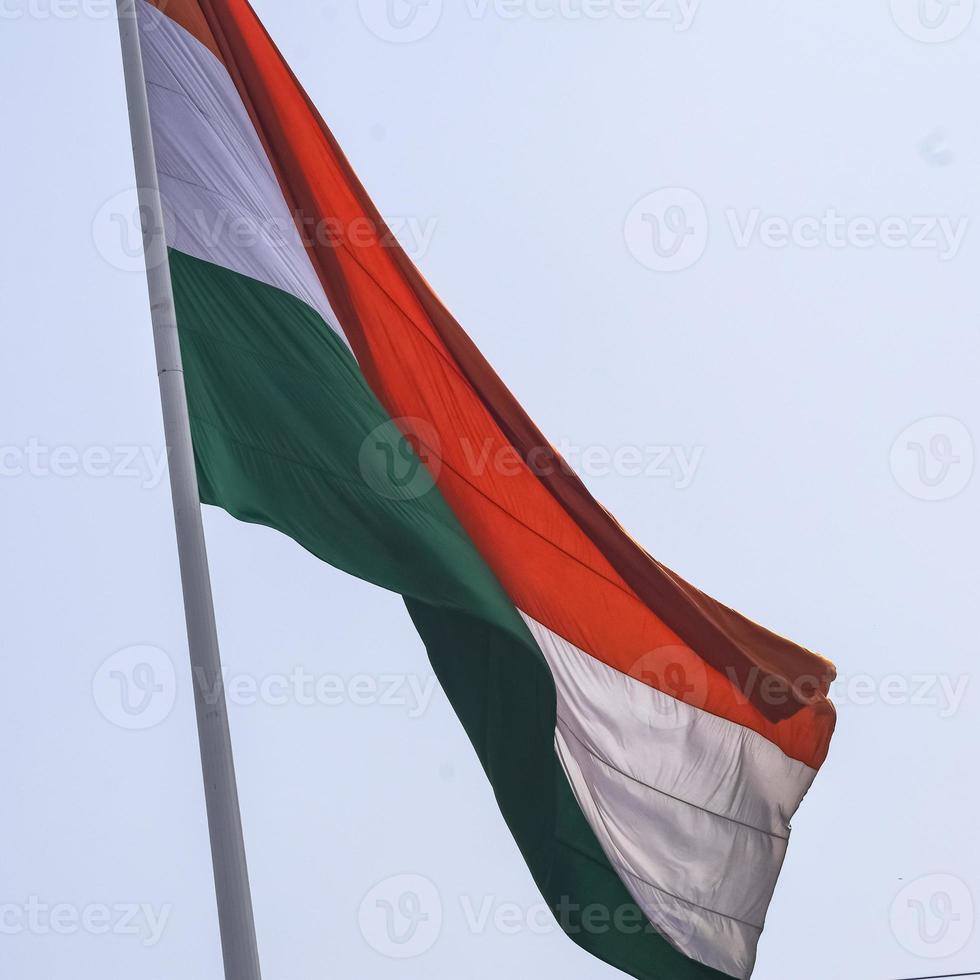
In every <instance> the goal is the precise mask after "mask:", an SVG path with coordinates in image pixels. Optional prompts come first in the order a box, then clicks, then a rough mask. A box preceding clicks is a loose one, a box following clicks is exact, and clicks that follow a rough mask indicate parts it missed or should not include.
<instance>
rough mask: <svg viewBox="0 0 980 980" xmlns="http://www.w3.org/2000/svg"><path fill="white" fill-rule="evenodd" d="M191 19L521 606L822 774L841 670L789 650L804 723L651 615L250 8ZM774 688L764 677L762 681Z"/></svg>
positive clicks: (378, 363) (369, 371) (352, 329)
mask: <svg viewBox="0 0 980 980" xmlns="http://www.w3.org/2000/svg"><path fill="white" fill-rule="evenodd" d="M181 6H182V7H190V6H196V7H197V9H198V11H199V12H200V13H202V14H203V17H204V21H205V24H206V27H207V28H208V30H207V32H206V36H210V37H211V39H212V40H213V41H214V42H215V43H216V44H217V47H218V49H219V50H220V52H221V57H222V60H223V61H224V63H225V65H226V66H227V67H228V70H229V73H230V74H231V76H232V78H233V79H234V80H235V83H236V85H237V86H238V89H239V92H240V93H241V95H242V98H243V101H244V102H245V104H246V107H247V108H248V110H249V112H250V114H251V116H252V118H253V120H254V122H255V124H256V128H257V130H258V132H259V135H260V137H261V138H262V140H263V143H264V145H265V146H266V148H267V150H268V152H269V155H270V159H271V160H272V163H273V166H274V167H275V169H276V171H277V174H278V176H279V179H280V182H281V185H282V187H283V191H284V193H285V195H286V198H287V201H288V202H289V204H290V206H291V207H292V208H293V210H294V213H295V214H296V215H297V220H298V223H299V224H300V226H301V228H302V229H303V230H304V231H305V232H306V235H307V237H308V238H310V239H311V243H310V254H311V258H312V259H313V262H314V265H315V266H316V268H317V270H318V272H319V274H320V276H321V279H322V281H323V284H324V287H325V290H326V292H327V294H328V296H329V298H330V302H331V305H332V307H333V309H334V310H335V312H336V313H337V316H338V317H339V318H340V321H341V325H342V326H343V328H344V330H345V332H346V333H347V335H348V337H349V339H350V341H351V345H352V347H353V348H354V351H355V354H356V355H357V358H358V361H359V363H360V365H361V367H362V369H363V371H364V374H365V376H366V377H367V380H368V382H369V383H370V384H371V386H372V388H373V389H374V391H375V393H376V394H377V396H378V398H379V399H380V400H381V402H382V403H383V404H384V405H385V407H386V408H387V410H388V411H389V412H390V413H391V415H392V417H393V418H396V419H401V418H408V419H421V420H423V421H424V422H425V423H429V424H430V425H431V426H432V427H433V428H434V430H435V432H436V433H437V434H438V435H437V439H436V440H429V441H430V442H433V441H437V443H438V444H437V445H427V446H425V447H424V448H425V449H426V451H427V454H428V455H429V456H430V458H431V460H432V465H433V468H434V470H436V471H437V476H438V483H439V487H440V489H441V490H442V492H443V494H444V495H445V497H446V499H447V500H448V501H449V503H450V505H451V506H452V508H453V510H454V511H455V512H456V514H457V516H458V517H459V519H460V521H461V523H462V524H463V526H464V527H465V528H466V530H467V532H468V533H469V534H470V536H471V537H472V539H473V541H474V543H475V544H476V546H477V548H478V549H479V550H480V552H481V553H482V555H483V556H484V558H485V559H486V561H487V562H488V564H489V565H490V567H491V568H492V569H493V570H494V572H495V574H496V575H497V577H498V578H499V579H500V581H501V583H502V584H503V586H504V588H505V589H506V590H507V592H508V594H509V595H510V596H511V598H512V599H513V601H514V603H515V604H516V605H517V606H518V607H519V608H520V609H522V610H523V611H524V612H526V613H527V614H528V615H530V616H532V617H534V618H535V619H536V620H538V621H539V622H541V623H542V624H544V625H545V626H547V627H548V628H549V629H551V630H553V631H554V632H555V633H557V634H558V635H560V636H562V637H564V638H565V639H567V640H569V641H570V642H572V643H573V644H575V645H576V646H578V647H579V648H581V649H582V650H585V651H586V652H588V653H589V654H591V655H592V656H594V657H596V658H597V659H599V660H601V661H603V662H605V663H607V664H608V665H610V666H612V667H615V668H617V669H619V670H622V671H624V672H627V673H631V674H633V676H636V677H637V678H638V679H641V680H643V681H645V682H646V683H649V684H651V685H652V686H654V687H657V688H659V689H661V690H664V691H665V692H666V693H668V694H670V695H672V696H674V697H681V698H683V699H684V700H686V701H689V702H690V703H691V704H694V705H695V706H696V707H699V708H702V709H704V710H706V711H708V712H710V713H712V714H715V715H718V716H720V717H723V718H726V719H728V720H730V721H732V722H735V723H737V724H740V725H743V726H746V727H748V728H751V729H753V730H755V731H757V732H758V733H760V734H761V735H763V736H764V737H765V738H768V739H770V740H771V741H772V742H774V743H775V744H777V745H779V746H780V747H781V748H782V749H783V751H784V752H785V753H786V754H787V755H788V756H791V757H792V758H795V759H798V760H800V761H802V762H804V763H806V764H808V765H811V766H813V767H814V768H817V767H819V766H820V765H821V763H822V762H823V760H824V758H825V756H826V753H827V749H828V746H829V742H830V737H831V735H832V733H833V728H834V720H835V715H834V710H833V707H832V706H831V705H830V703H829V702H828V701H827V700H826V698H825V697H823V694H822V693H821V692H822V691H823V690H824V689H825V687H826V681H827V678H826V667H827V666H829V665H826V662H825V661H822V660H820V659H819V658H814V657H813V655H811V654H807V653H806V651H802V650H799V648H796V647H792V645H790V644H788V642H787V641H783V642H784V643H786V645H787V646H788V647H791V648H792V649H794V650H798V651H799V663H800V664H803V665H805V666H808V667H809V666H810V665H811V664H812V665H813V668H814V676H813V678H812V683H810V684H809V685H808V690H807V692H806V696H805V697H802V699H800V694H799V692H798V691H797V692H795V693H794V694H793V697H794V698H795V699H796V700H794V702H793V704H792V706H791V710H789V709H787V710H782V711H781V712H767V711H766V710H764V709H763V708H760V706H759V704H758V703H753V698H752V696H750V695H749V694H748V693H743V689H740V687H739V686H737V685H736V684H735V683H733V681H732V675H731V674H730V673H728V672H727V667H726V664H725V663H719V661H718V659H717V658H715V659H714V660H712V661H708V660H707V658H706V657H705V656H704V655H703V652H702V651H701V650H698V652H695V650H693V649H691V647H690V646H689V645H688V644H687V643H685V642H684V641H683V640H682V639H681V638H680V636H679V635H678V633H677V632H675V631H674V630H673V629H671V628H670V627H668V626H667V625H666V624H665V622H664V620H663V618H661V617H660V616H658V615H656V614H655V613H654V612H653V611H652V610H651V609H650V608H649V605H648V603H647V602H645V601H644V600H643V599H641V597H640V595H639V594H638V593H637V590H636V589H635V588H633V587H632V586H631V585H630V584H628V583H627V581H626V580H625V579H624V578H623V575H622V574H621V573H620V571H619V570H617V568H616V567H614V564H613V563H612V562H611V561H610V560H609V557H608V556H607V554H606V553H604V552H603V551H602V550H601V549H600V548H599V547H598V546H597V544H596V543H595V540H594V539H593V538H592V537H590V535H589V534H588V533H586V531H585V530H583V528H582V526H580V524H579V523H577V522H576V520H575V519H573V517H572V516H570V513H569V511H568V509H567V508H566V507H565V506H563V504H562V502H561V501H560V499H559V498H558V497H557V496H556V495H555V493H553V492H552V491H551V490H549V488H548V486H547V485H546V483H545V482H543V481H542V479H540V478H539V476H537V475H535V473H533V472H532V471H531V469H530V468H529V467H528V466H527V465H526V463H525V462H524V461H523V459H522V455H521V453H520V452H519V450H517V449H515V446H514V443H513V441H512V439H511V438H509V437H508V435H507V434H505V431H504V429H503V428H502V426H501V424H500V422H499V420H498V418H496V417H495V415H494V413H493V412H491V411H490V410H489V409H488V407H487V405H486V404H485V402H484V401H483V400H482V399H481V396H480V393H479V391H478V390H477V389H476V388H475V386H474V384H473V383H472V381H471V379H470V378H469V377H467V372H466V371H465V370H464V369H463V367H462V366H461V364H460V362H459V360H458V359H457V358H456V357H454V356H453V353H452V352H451V351H450V349H449V348H448V347H447V343H446V341H445V338H444V336H443V335H440V332H439V330H438V329H437V326H436V323H435V322H434V317H433V302H434V299H433V298H432V297H431V296H427V295H426V293H425V291H424V290H426V289H427V287H425V284H424V283H422V281H421V277H419V276H418V275H417V273H415V275H414V276H413V275H411V274H409V273H408V272H407V271H406V263H407V259H406V258H405V257H404V255H403V253H401V252H400V250H399V249H398V248H397V246H395V245H394V244H393V242H392V241H391V240H389V239H388V232H387V229H386V228H384V227H383V225H382V223H381V222H380V219H379V218H378V216H377V212H376V211H375V210H374V209H373V205H370V202H369V201H367V199H366V195H365V194H364V192H363V189H362V188H361V187H360V185H359V184H358V183H357V182H356V178H354V177H353V175H352V172H351V170H350V167H349V164H348V163H347V161H346V160H345V159H344V157H343V155H342V153H341V152H340V150H339V148H338V147H337V145H336V143H335V142H334V140H333V138H332V136H331V135H330V133H329V131H328V130H327V129H326V127H325V126H324V124H323V123H322V120H320V118H319V116H318V114H317V113H316V110H315V109H314V107H313V106H312V104H311V103H310V102H309V100H308V98H307V97H306V95H305V93H304V92H303V90H302V88H301V87H300V86H299V84H298V83H297V82H296V80H295V79H294V77H293V76H292V74H291V72H290V70H289V68H288V66H287V65H286V64H285V62H284V61H283V60H282V58H281V56H280V55H279V53H278V51H277V50H276V48H275V46H274V45H273V43H272V42H271V40H270V39H269V38H268V36H267V34H266V33H265V31H264V29H263V28H262V25H261V24H260V23H259V21H258V19H257V18H256V16H255V14H254V13H253V12H252V10H251V8H250V7H249V6H248V4H247V3H246V2H244V0H199V2H198V3H197V4H191V3H189V2H187V3H184V4H181ZM168 8H169V4H168V5H166V6H165V7H163V8H161V9H165V12H167V13H171V10H170V9H168ZM175 19H176V18H175ZM181 23H183V24H184V26H185V27H186V26H188V25H189V24H193V25H195V26H194V28H193V33H194V34H195V36H197V37H198V38H199V39H202V40H203V37H202V33H201V31H202V27H201V23H200V19H199V18H197V17H196V16H192V15H191V14H190V13H189V12H187V11H186V10H185V20H184V21H181ZM188 29H189V30H191V29H192V28H191V27H188ZM209 47H210V44H209ZM324 220H326V221H328V222H329V229H330V235H329V237H330V240H329V241H325V240H324V238H323V236H319V237H318V236H317V235H316V234H313V235H311V234H310V232H311V231H316V230H317V229H321V230H322V229H323V228H324V227H326V226H324V225H322V224H321V223H322V222H323V221H324ZM420 283H421V286H420ZM481 460H484V461H488V462H486V464H485V465H481V463H480V461H481ZM501 461H503V462H504V463H505V465H504V466H501V465H499V464H500V462H501ZM474 463H475V464H476V465H474ZM590 499H591V498H590ZM719 608H723V607H719ZM732 615H736V614H732ZM757 629H760V631H761V628H757ZM770 635H771V634H770ZM664 649H667V650H669V656H668V657H667V659H668V661H669V665H668V666H669V668H670V669H668V670H658V669H653V670H648V669H643V665H644V664H649V663H650V662H651V661H652V662H654V663H660V664H662V663H663V661H664V656H663V655H662V653H659V652H658V651H663V650H664ZM733 662H734V661H733ZM708 664H710V666H709V665H708ZM797 673H798V674H799V671H798V672H797ZM668 674H672V677H670V676H666V675H668ZM765 680H766V675H765V672H764V671H763V672H762V673H761V674H760V676H758V677H755V678H754V682H755V683H756V684H763V683H764V681H765ZM814 692H815V693H814ZM755 693H756V692H754V691H753V695H754V694H755ZM783 707H784V708H785V706H783Z"/></svg>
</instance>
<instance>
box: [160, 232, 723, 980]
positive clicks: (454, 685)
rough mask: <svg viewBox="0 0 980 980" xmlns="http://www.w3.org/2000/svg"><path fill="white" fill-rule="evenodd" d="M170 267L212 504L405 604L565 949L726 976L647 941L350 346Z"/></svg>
mask: <svg viewBox="0 0 980 980" xmlns="http://www.w3.org/2000/svg"><path fill="white" fill-rule="evenodd" d="M170 265H171V271H172V274H173V284H174V295H175V298H176V303H177V319H178V324H179V330H180V342H181V350H182V354H183V359H184V372H185V378H186V385H187V397H188V402H189V405H190V414H191V428H192V432H193V437H194V449H195V455H196V458H197V469H198V477H199V481H200V486H201V499H202V500H203V501H204V503H207V504H214V505H216V506H219V507H222V508H224V509H225V510H226V511H228V512H229V513H230V514H232V515H233V516H234V517H236V518H238V519H240V520H243V521H248V522H251V523H254V524H262V525H266V526H268V527H272V528H276V529H278V530H279V531H282V532H283V533H284V534H287V535H289V536H290V537H291V538H293V539H294V540H295V541H297V542H298V543H299V544H301V545H302V546H303V547H304V548H306V549H308V550H309V551H311V552H312V553H313V554H314V555H316V556H318V557H319V558H321V559H322V560H323V561H326V562H329V563H330V564H331V565H334V566H336V567H338V568H341V569H343V570H345V571H347V572H350V573H351V574H353V575H356V576H358V577H360V578H362V579H365V580H367V581H369V582H373V583H375V584H376V585H380V586H383V587H384V588H387V589H391V590H392V591H395V592H399V593H401V594H402V595H403V596H404V597H405V601H406V604H407V606H408V609H409V613H410V615H411V616H412V619H413V620H414V622H415V624H416V627H417V629H418V630H419V633H420V634H421V636H422V639H423V641H424V643H425V645H426V649H427V651H428V654H429V658H430V660H431V662H432V665H433V669H434V670H435V672H436V674H437V676H438V678H439V680H440V682H441V683H442V685H443V687H444V688H445V690H446V693H447V695H448V697H449V698H450V700H451V702H452V704H453V707H454V709H455V711H456V713H457V715H458V716H459V718H460V721H461V722H462V724H463V726H464V728H465V729H466V732H467V734H468V735H469V737H470V740H471V741H472V743H473V745H474V747H475V749H476V751H477V754H478V755H479V758H480V761H481V763H482V764H483V767H484V769H485V771H486V773H487V776H488V777H489V779H490V782H491V784H492V786H493V789H494V793H495V795H496V798H497V801H498V803H499V805H500V808H501V811H502V813H503V815H504V818H505V820H506V821H507V824H508V826H509V827H510V830H511V832H512V833H513V835H514V838H515V840H516V841H517V844H518V847H519V848H520V850H521V852H522V854H523V855H524V858H525V860H526V861H527V864H528V866H529V868H530V870H531V873H532V875H533V877H534V880H535V882H536V883H537V885H538V887H539V888H540V890H541V892H542V894H543V895H544V897H545V899H546V901H548V902H549V904H550V905H551V906H552V909H553V911H554V912H555V914H556V917H557V919H558V921H559V923H560V924H561V926H562V928H564V929H565V931H566V932H567V933H568V934H569V935H570V936H571V938H572V939H574V940H575V941H576V942H577V943H578V944H579V945H581V946H582V947H583V948H585V949H587V950H589V951H590V952H592V953H594V954H595V955H596V956H598V957H600V958H602V959H603V960H606V961H607V962H609V963H611V964H612V965H614V966H617V967H619V968H620V969H622V970H623V971H625V972H626V973H628V974H630V975H632V976H633V977H636V978H638V980H705V978H718V977H722V976H723V975H722V974H720V973H718V972H716V971H714V970H710V969H708V968H706V967H704V966H701V965H700V964H697V963H695V962H693V961H691V960H689V959H687V958H686V957H684V956H683V955H681V954H680V953H679V952H677V951H676V950H675V949H674V948H673V947H672V946H670V945H669V944H668V943H667V942H666V941H665V940H664V939H663V938H662V937H661V936H659V935H658V934H657V933H656V932H655V931H654V930H653V928H652V927H651V926H650V925H649V923H648V922H647V920H646V919H645V918H644V917H643V914H642V913H641V912H640V910H639V909H638V908H637V906H636V905H635V903H634V902H633V900H632V899H631V897H630V895H629V893H628V892H627V890H626V888H625V886H624V885H623V883H622V881H621V880H620V879H619V877H618V875H617V874H616V872H615V871H614V870H613V868H612V866H611V865H610V864H609V862H608V860H607V859H606V857H605V855H604V854H603V852H602V850H601V848H600V846H599V843H598V841H597V840H596V837H595V835H594V834H593V832H592V830H591V828H590V827H589V825H588V823H587V822H586V820H585V817H584V815H583V813H582V811H581V809H580V808H579V806H578V804H577V803H576V802H575V799H574V796H573V795H572V791H571V787H570V785H569V783H568V780H567V778H566V777H565V774H564V772H563V770H562V768H561V765H560V762H559V760H558V757H557V755H556V753H555V750H554V735H555V714H556V695H555V688H554V682H553V680H552V677H551V673H550V671H549V669H548V666H547V663H546V662H545V660H544V657H543V655H542V654H541V651H540V650H539V649H538V647H537V644H536V643H535V641H534V639H533V638H532V636H531V635H530V633H529V632H528V630H527V627H526V626H525V625H524V622H523V620H521V618H520V616H519V615H518V614H517V611H516V610H515V609H514V607H513V604H512V603H511V602H510V600H509V599H508V598H507V596H506V595H505V594H504V592H503V590H502V588H501V587H500V585H499V583H498V582H497V580H496V578H495V577H494V575H493V574H492V572H491V571H490V569H489V568H488V567H487V565H486V563H485V562H484V561H483V559H482V558H481V557H480V555H479V554H478V552H477V551H476V548H475V547H474V545H473V544H472V542H471V541H470V539H469V537H468V536H467V534H466V532H465V531H464V530H463V528H462V527H461V526H460V524H459V522H458V521H457V519H456V517H455V515H454V514H453V513H452V511H451V510H450V508H449V506H448V505H447V503H446V501H445V499H444V498H443V497H442V495H441V493H440V492H439V490H438V488H436V487H434V486H432V485H431V481H429V483H428V484H426V482H425V480H426V478H427V474H426V472H425V471H424V468H422V467H420V466H419V464H418V461H417V459H415V458H414V457H412V459H409V457H410V455H411V453H410V450H409V449H407V448H406V445H407V444H406V440H404V438H403V437H402V434H401V432H400V431H399V430H398V429H396V428H395V426H394V424H393V423H392V421H391V420H390V419H389V418H388V416H387V415H386V413H385V410H384V409H383V407H382V406H381V405H380V403H379V402H378V400H377V399H376V398H375V396H374V395H373V393H372V392H371V391H370V389H369V388H368V386H367V384H366V382H365V380H364V378H363V375H362V374H361V372H360V369H359V368H358V366H357V363H356V361H355V360H354V358H353V356H352V355H351V353H350V351H349V350H348V349H347V347H346V346H345V345H344V343H343V342H342V341H341V340H340V339H339V338H338V337H337V335H336V334H335V333H334V331H333V330H331V329H330V327H329V326H328V325H327V324H326V323H325V322H324V320H323V318H322V317H321V316H320V315H319V314H318V313H316V312H315V311H314V310H313V309H311V308H310V307H308V306H307V305H305V304H304V303H302V302H300V301H299V300H298V299H296V298H294V297H292V296H290V295H289V294H287V293H284V292H282V291H280V290H277V289H274V288H273V287H271V286H266V285H264V284H261V283H258V282H256V281H255V280H252V279H248V278H246V277H244V276H240V275H238V274H236V273H233V272H229V271H227V270H225V269H222V268H220V267H218V266H214V265H211V264H209V263H206V262H202V261H200V260H198V259H194V258H190V257H188V256H186V255H184V254H182V253H180V252H175V251H172V252H171V255H170ZM365 447H367V448H366V449H365ZM393 461H395V462H397V463H399V464H400V465H401V466H402V470H398V469H394V468H392V462H393ZM412 464H414V465H412ZM406 465H408V469H404V467H405V466H406ZM402 474H404V475H406V478H405V479H404V480H403V479H401V475H402Z"/></svg>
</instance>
